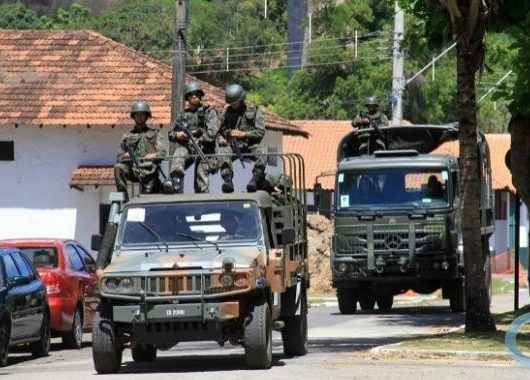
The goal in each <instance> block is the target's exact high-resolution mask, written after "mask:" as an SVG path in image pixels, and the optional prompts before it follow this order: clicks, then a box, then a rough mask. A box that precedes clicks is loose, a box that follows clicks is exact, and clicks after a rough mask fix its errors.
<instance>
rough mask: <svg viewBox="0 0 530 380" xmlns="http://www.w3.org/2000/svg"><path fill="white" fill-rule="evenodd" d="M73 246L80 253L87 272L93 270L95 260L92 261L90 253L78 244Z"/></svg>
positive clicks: (94, 268) (94, 269)
mask: <svg viewBox="0 0 530 380" xmlns="http://www.w3.org/2000/svg"><path fill="white" fill-rule="evenodd" d="M75 248H76V249H77V252H79V255H81V259H83V262H84V264H85V268H86V270H87V271H88V272H95V271H96V262H95V261H94V259H93V258H92V256H91V255H90V253H88V252H87V251H85V249H84V248H83V247H81V246H80V245H76V246H75Z"/></svg>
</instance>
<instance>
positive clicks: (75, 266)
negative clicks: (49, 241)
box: [66, 245, 84, 271]
mask: <svg viewBox="0 0 530 380" xmlns="http://www.w3.org/2000/svg"><path fill="white" fill-rule="evenodd" d="M66 253H67V254H68V261H70V268H71V269H72V270H75V271H82V270H83V269H84V265H83V262H82V261H81V258H80V257H79V254H78V253H77V251H76V250H75V248H74V247H73V246H72V245H67V246H66Z"/></svg>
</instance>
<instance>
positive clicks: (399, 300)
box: [308, 295, 439, 307]
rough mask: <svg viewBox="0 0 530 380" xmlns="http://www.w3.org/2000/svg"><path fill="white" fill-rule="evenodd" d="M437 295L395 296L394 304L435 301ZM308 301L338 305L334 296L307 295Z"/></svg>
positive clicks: (325, 305)
mask: <svg viewBox="0 0 530 380" xmlns="http://www.w3.org/2000/svg"><path fill="white" fill-rule="evenodd" d="M438 299H439V297H438V296H437V295H428V296H415V297H399V296H398V297H395V298H394V304H395V305H406V304H411V305H416V304H420V303H422V302H428V301H435V300H438ZM308 301H309V303H310V305H311V306H312V307H322V306H324V307H336V306H338V302H337V298H336V297H309V298H308Z"/></svg>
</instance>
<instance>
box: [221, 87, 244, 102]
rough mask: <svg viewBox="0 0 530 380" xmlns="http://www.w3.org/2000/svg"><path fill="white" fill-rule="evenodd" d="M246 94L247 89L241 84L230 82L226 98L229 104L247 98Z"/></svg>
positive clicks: (226, 89) (226, 90)
mask: <svg viewBox="0 0 530 380" xmlns="http://www.w3.org/2000/svg"><path fill="white" fill-rule="evenodd" d="M246 95H247V94H246V93H245V90H244V89H243V87H242V86H241V85H240V84H230V85H228V86H226V88H225V100H226V102H227V103H228V104H233V103H236V102H238V101H240V100H245V97H246Z"/></svg>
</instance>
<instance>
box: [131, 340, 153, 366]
mask: <svg viewBox="0 0 530 380" xmlns="http://www.w3.org/2000/svg"><path fill="white" fill-rule="evenodd" d="M131 352H132V358H133V360H134V361H135V362H136V363H141V362H154V361H155V360H156V347H155V346H153V345H152V344H134V345H133V346H132V347H131Z"/></svg>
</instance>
